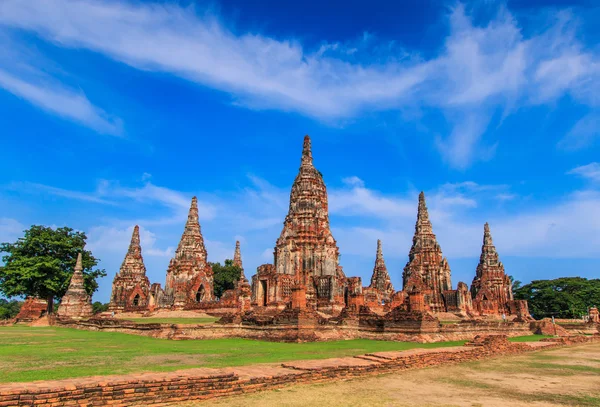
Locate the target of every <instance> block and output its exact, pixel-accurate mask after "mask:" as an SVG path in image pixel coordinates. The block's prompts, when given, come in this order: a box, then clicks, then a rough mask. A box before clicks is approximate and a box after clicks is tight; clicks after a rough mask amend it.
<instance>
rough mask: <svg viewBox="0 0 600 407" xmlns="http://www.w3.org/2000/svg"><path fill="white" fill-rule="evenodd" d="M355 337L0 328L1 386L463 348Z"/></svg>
mask: <svg viewBox="0 0 600 407" xmlns="http://www.w3.org/2000/svg"><path fill="white" fill-rule="evenodd" d="M463 344H464V341H456V342H439V343H427V344H422V343H414V342H391V341H375V340H366V339H356V340H347V341H335V342H314V343H276V342H265V341H255V340H248V339H214V340H187V341H170V340H166V339H155V338H149V337H144V336H136V335H127V334H122V333H117V332H96V331H84V330H77V329H69V328H57V327H24V326H11V327H0V372H2V375H0V382H25V381H33V380H53V379H65V378H72V377H83V376H92V375H109V374H125V373H132V372H146V371H173V370H178V369H185V368H192V367H225V366H241V365H248V364H254V363H270V362H284V361H290V360H301V359H324V358H330V357H343V356H353V355H360V354H364V353H370V352H380V351H391V350H405V349H413V348H437V347H447V346H461V345H463Z"/></svg>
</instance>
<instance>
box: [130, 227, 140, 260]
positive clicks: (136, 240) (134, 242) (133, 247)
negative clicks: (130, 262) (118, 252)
mask: <svg viewBox="0 0 600 407" xmlns="http://www.w3.org/2000/svg"><path fill="white" fill-rule="evenodd" d="M127 254H133V255H137V254H139V255H141V254H142V246H141V245H140V227H139V226H138V225H135V226H134V228H133V233H132V234H131V242H130V243H129V250H127Z"/></svg>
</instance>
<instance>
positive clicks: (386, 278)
mask: <svg viewBox="0 0 600 407" xmlns="http://www.w3.org/2000/svg"><path fill="white" fill-rule="evenodd" d="M369 288H374V289H377V290H378V291H379V292H381V293H382V294H384V295H385V297H386V299H389V298H390V297H391V296H392V295H394V286H393V285H392V280H391V279H390V275H389V273H388V271H387V267H386V266H385V260H384V259H383V251H382V250H381V240H379V239H378V240H377V254H376V256H375V266H374V267H373V275H372V276H371V284H370V285H369Z"/></svg>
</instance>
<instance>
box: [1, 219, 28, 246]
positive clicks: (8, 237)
mask: <svg viewBox="0 0 600 407" xmlns="http://www.w3.org/2000/svg"><path fill="white" fill-rule="evenodd" d="M25 229H26V228H25V225H23V224H22V223H21V222H19V221H17V220H16V219H11V218H0V243H4V242H10V243H13V242H14V241H16V240H17V239H18V238H19V237H23V231H24V230H25Z"/></svg>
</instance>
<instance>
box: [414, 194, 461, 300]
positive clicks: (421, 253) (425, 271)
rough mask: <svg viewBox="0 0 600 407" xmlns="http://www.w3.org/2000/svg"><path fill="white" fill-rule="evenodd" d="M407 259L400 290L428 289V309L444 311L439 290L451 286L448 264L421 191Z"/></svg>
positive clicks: (448, 288)
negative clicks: (402, 285)
mask: <svg viewBox="0 0 600 407" xmlns="http://www.w3.org/2000/svg"><path fill="white" fill-rule="evenodd" d="M408 259H409V260H408V263H407V264H406V266H405V267H404V273H403V275H402V280H403V283H404V290H407V291H408V292H412V291H414V290H418V291H431V295H430V296H429V298H430V299H431V304H428V305H429V306H430V308H431V309H432V311H444V308H445V307H444V299H443V292H444V291H446V290H450V289H451V287H452V283H451V281H450V266H449V265H448V261H447V260H446V259H445V258H444V257H443V255H442V249H441V247H440V245H439V244H438V242H437V239H436V237H435V234H434V233H433V228H432V226H431V221H430V220H429V213H428V211H427V204H426V203H425V194H424V193H423V192H421V193H420V194H419V207H418V210H417V222H416V224H415V234H414V236H413V244H412V247H411V249H410V252H409V254H408Z"/></svg>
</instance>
